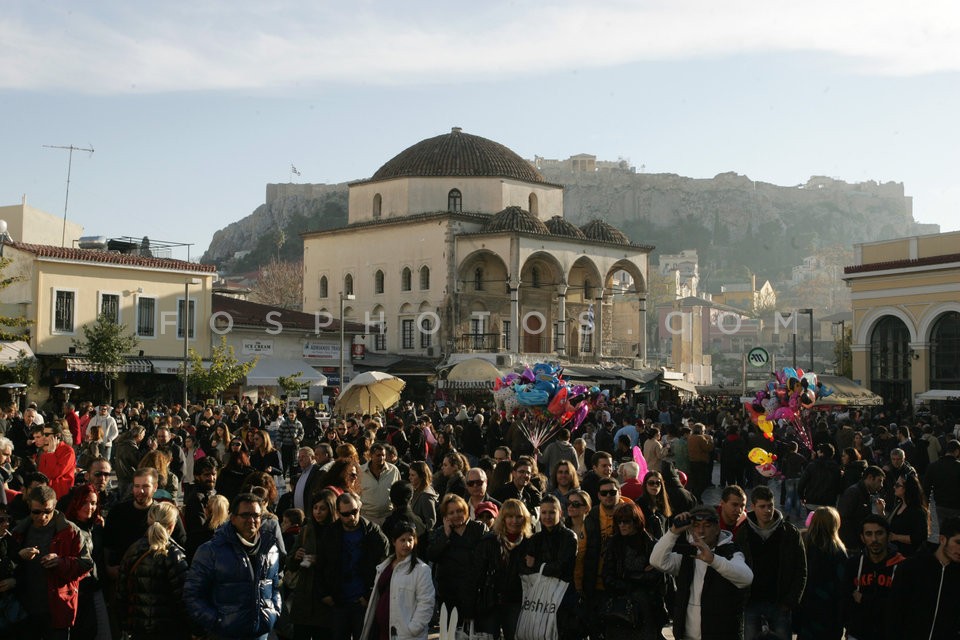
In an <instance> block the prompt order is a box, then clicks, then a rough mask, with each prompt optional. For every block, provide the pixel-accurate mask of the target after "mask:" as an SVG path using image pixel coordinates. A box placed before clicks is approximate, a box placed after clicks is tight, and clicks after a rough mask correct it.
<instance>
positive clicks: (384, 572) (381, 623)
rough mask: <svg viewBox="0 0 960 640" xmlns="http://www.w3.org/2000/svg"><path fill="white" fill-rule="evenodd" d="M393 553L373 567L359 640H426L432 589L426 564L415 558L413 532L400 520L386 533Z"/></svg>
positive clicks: (431, 610) (414, 536) (408, 525)
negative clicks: (371, 586) (370, 590)
mask: <svg viewBox="0 0 960 640" xmlns="http://www.w3.org/2000/svg"><path fill="white" fill-rule="evenodd" d="M387 534H388V536H389V537H390V544H391V545H392V546H393V553H392V554H391V555H390V557H389V558H387V559H386V560H384V561H383V562H382V563H380V564H379V565H378V566H377V577H376V578H375V579H374V581H373V594H372V595H371V596H370V602H369V603H368V604H367V614H366V616H364V619H363V632H362V633H361V634H360V637H361V639H362V640H393V638H394V635H395V636H396V640H427V633H428V631H429V630H430V619H431V618H432V617H433V609H434V606H435V605H436V592H435V591H434V588H433V579H432V578H431V576H430V567H429V566H427V565H426V564H425V563H424V562H423V561H422V560H419V559H417V556H416V554H415V553H414V550H415V549H416V548H417V531H416V528H415V527H414V525H413V523H412V522H406V521H402V520H401V521H400V522H397V523H396V524H395V526H393V527H392V530H391V531H388V532H387Z"/></svg>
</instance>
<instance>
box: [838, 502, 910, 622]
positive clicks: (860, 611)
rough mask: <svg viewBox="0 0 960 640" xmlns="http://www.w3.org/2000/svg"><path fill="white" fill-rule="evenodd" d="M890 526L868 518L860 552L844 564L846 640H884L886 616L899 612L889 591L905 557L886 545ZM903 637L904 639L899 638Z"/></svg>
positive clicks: (863, 526) (862, 528) (882, 520)
mask: <svg viewBox="0 0 960 640" xmlns="http://www.w3.org/2000/svg"><path fill="white" fill-rule="evenodd" d="M889 539H890V525H889V523H888V522H887V519H886V518H884V517H883V516H880V515H876V514H871V515H868V516H867V517H866V518H864V520H863V522H862V523H861V524H860V540H861V543H862V545H861V546H862V547H863V552H862V553H859V554H854V555H853V556H852V557H851V558H850V560H849V561H848V562H847V573H846V575H847V580H846V582H847V585H848V588H849V594H850V595H849V596H848V597H847V598H846V601H845V603H844V607H843V625H844V627H846V629H847V637H848V638H862V639H863V640H867V639H869V638H885V637H896V636H887V635H886V634H885V632H886V624H885V614H886V612H887V611H888V610H893V611H897V612H900V611H902V609H901V607H900V603H898V602H897V601H896V600H893V598H892V596H891V587H892V585H893V582H894V578H895V577H896V576H897V575H898V571H899V565H900V563H902V562H903V561H904V557H903V556H902V555H900V553H898V552H897V551H896V550H894V549H891V548H890V545H889ZM902 637H906V636H902Z"/></svg>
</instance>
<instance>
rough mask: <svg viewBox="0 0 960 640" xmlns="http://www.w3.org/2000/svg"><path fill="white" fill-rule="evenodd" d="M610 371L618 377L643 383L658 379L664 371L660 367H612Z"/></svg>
mask: <svg viewBox="0 0 960 640" xmlns="http://www.w3.org/2000/svg"><path fill="white" fill-rule="evenodd" d="M610 373H612V374H613V375H615V376H617V377H618V378H623V379H624V380H629V381H630V382H636V383H637V384H641V385H642V384H647V383H648V382H652V381H654V380H656V379H657V378H659V377H660V375H661V374H662V373H663V372H662V371H660V369H611V370H610Z"/></svg>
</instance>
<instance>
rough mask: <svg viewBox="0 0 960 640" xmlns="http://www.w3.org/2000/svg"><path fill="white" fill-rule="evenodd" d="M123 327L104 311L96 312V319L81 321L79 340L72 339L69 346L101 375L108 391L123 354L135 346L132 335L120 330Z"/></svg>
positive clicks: (125, 356) (118, 372) (117, 371)
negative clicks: (85, 322)
mask: <svg viewBox="0 0 960 640" xmlns="http://www.w3.org/2000/svg"><path fill="white" fill-rule="evenodd" d="M125 328H126V326H125V325H119V324H117V323H116V322H114V320H113V318H110V317H109V316H107V315H106V314H100V315H99V316H97V320H96V322H93V323H88V324H85V325H83V327H82V331H83V340H77V339H74V340H73V346H75V347H76V348H77V351H78V352H79V353H81V354H83V355H84V356H85V357H86V358H87V361H88V362H90V364H91V365H93V370H94V371H96V372H97V373H99V374H100V376H101V377H102V379H103V386H104V387H106V388H107V392H108V394H109V393H110V391H111V389H112V386H113V381H114V380H116V379H117V378H118V377H119V375H120V371H121V370H122V368H123V365H124V364H125V363H126V361H127V354H128V353H129V352H130V351H132V350H133V349H134V347H136V346H137V338H136V336H134V335H133V333H129V334H127V333H124V329H125Z"/></svg>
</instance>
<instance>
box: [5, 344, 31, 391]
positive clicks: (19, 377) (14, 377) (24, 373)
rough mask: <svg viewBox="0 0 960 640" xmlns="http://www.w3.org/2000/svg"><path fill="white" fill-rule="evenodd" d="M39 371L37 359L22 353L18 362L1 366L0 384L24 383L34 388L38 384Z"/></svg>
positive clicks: (24, 352) (18, 357)
mask: <svg viewBox="0 0 960 640" xmlns="http://www.w3.org/2000/svg"><path fill="white" fill-rule="evenodd" d="M37 370H38V367H37V359H36V358H35V357H33V356H31V355H27V352H26V351H20V355H18V356H17V359H16V360H14V361H13V362H11V363H10V364H6V365H3V366H0V384H6V383H8V382H22V383H24V384H25V385H27V386H28V387H32V386H33V385H35V384H36V383H37Z"/></svg>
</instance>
